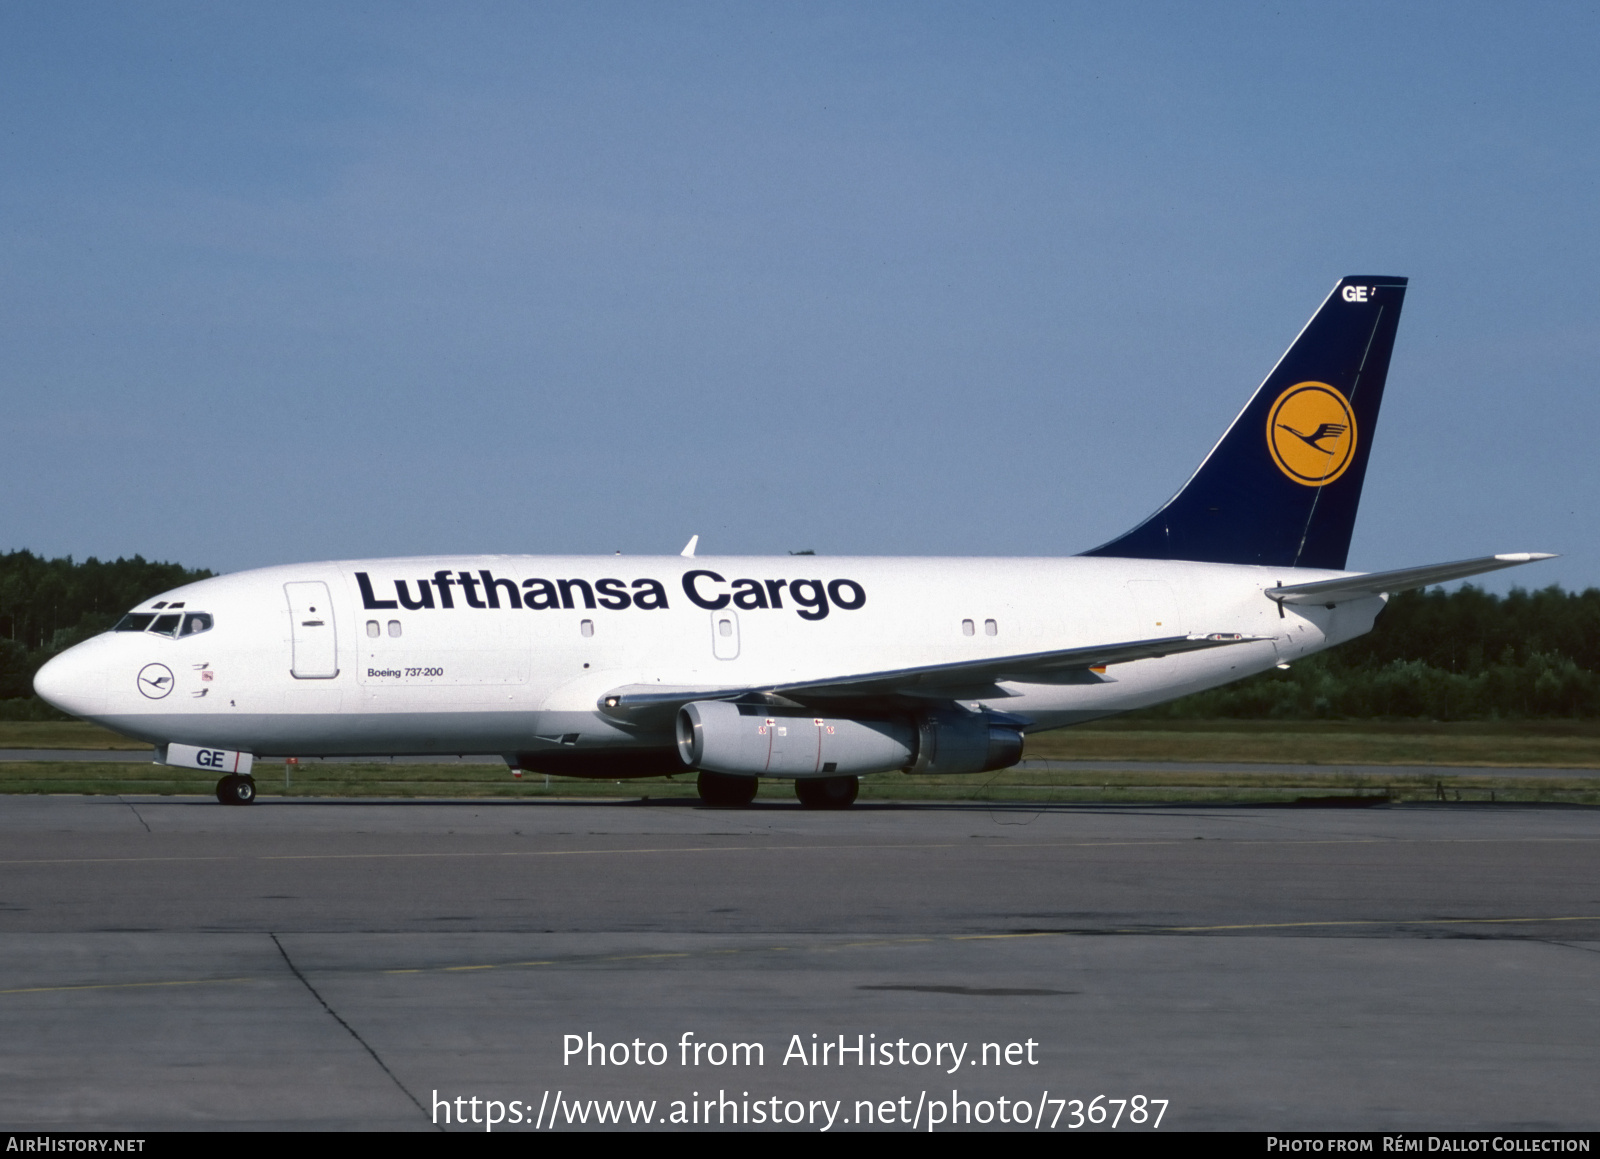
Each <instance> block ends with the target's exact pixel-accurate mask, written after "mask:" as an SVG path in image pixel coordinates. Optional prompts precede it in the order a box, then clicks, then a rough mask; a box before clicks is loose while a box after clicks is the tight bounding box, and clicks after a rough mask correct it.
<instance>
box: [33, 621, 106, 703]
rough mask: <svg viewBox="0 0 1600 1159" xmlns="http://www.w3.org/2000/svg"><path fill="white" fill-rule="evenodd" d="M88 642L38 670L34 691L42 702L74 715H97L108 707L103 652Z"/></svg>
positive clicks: (93, 643) (91, 641)
mask: <svg viewBox="0 0 1600 1159" xmlns="http://www.w3.org/2000/svg"><path fill="white" fill-rule="evenodd" d="M96 644H97V641H94V640H89V641H86V642H84V643H82V644H78V645H75V646H74V647H71V648H68V649H67V650H66V651H65V652H63V653H61V655H59V656H57V657H56V658H55V659H54V660H51V661H49V662H48V663H46V664H45V666H44V667H43V668H41V669H39V671H38V672H36V673H35V674H34V677H33V690H34V691H35V692H37V693H38V694H39V696H40V698H41V699H43V700H44V701H46V702H47V703H48V704H50V705H51V706H53V707H55V708H59V709H60V710H61V711H62V712H68V713H71V714H72V715H73V716H97V715H99V714H100V713H103V712H104V711H105V708H106V669H105V664H104V662H103V661H104V659H105V656H104V651H105V650H104V649H103V648H100V647H97V646H96Z"/></svg>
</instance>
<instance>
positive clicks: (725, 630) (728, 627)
mask: <svg viewBox="0 0 1600 1159" xmlns="http://www.w3.org/2000/svg"><path fill="white" fill-rule="evenodd" d="M717 634H718V635H719V636H731V635H733V621H732V620H718V621H717Z"/></svg>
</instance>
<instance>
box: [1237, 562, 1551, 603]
mask: <svg viewBox="0 0 1600 1159" xmlns="http://www.w3.org/2000/svg"><path fill="white" fill-rule="evenodd" d="M1554 558H1556V557H1555V556H1554V555H1551V554H1549V553H1547V552H1539V551H1519V552H1508V553H1506V554H1503V555H1486V556H1483V557H1482V558H1481V559H1463V560H1457V561H1456V562H1455V563H1430V564H1427V565H1425V566H1423V567H1407V568H1401V569H1400V570H1399V571H1374V572H1369V573H1367V574H1366V575H1347V576H1341V577H1340V578H1338V579H1330V580H1316V581H1314V582H1312V583H1308V584H1287V585H1285V586H1283V587H1276V588H1268V589H1267V590H1266V593H1265V594H1266V596H1267V598H1268V599H1270V600H1277V601H1278V602H1279V603H1280V604H1322V605H1325V606H1327V607H1330V608H1331V607H1333V606H1334V605H1335V604H1342V603H1345V602H1347V601H1349V600H1364V599H1370V598H1372V597H1373V596H1380V595H1385V594H1389V595H1392V594H1393V593H1395V592H1407V591H1410V590H1411V589H1412V588H1425V587H1427V586H1428V585H1430V584H1442V583H1446V582H1448V581H1450V580H1457V579H1465V578H1466V577H1467V576H1469V575H1482V574H1483V573H1484V572H1488V571H1499V570H1500V569H1501V568H1503V567H1517V566H1519V565H1521V564H1524V563H1537V562H1539V560H1541V559H1554Z"/></svg>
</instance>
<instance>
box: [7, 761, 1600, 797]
mask: <svg viewBox="0 0 1600 1159" xmlns="http://www.w3.org/2000/svg"><path fill="white" fill-rule="evenodd" d="M283 774H284V766H282V765H278V764H268V763H265V762H258V763H257V765H256V768H255V778H256V786H257V789H258V791H259V793H260V795H261V796H262V797H263V798H268V797H284V796H291V797H343V798H452V799H460V798H473V797H496V798H510V799H521V798H554V799H572V798H588V799H631V800H638V799H640V798H649V799H652V800H662V799H674V798H682V799H686V800H687V799H694V798H695V797H696V792H695V786H694V778H693V777H692V776H683V777H675V778H672V779H670V780H669V779H667V778H664V777H650V778H644V779H641V780H631V781H590V780H576V779H568V778H563V777H550V778H545V777H543V776H539V775H535V774H531V773H529V774H525V775H524V776H523V777H522V778H521V779H520V780H519V779H515V778H513V777H512V776H511V775H510V773H509V771H507V770H506V769H504V768H503V767H499V766H495V765H394V764H372V765H353V764H351V765H347V764H337V765H335V764H319V765H311V766H307V765H301V766H298V767H297V768H295V769H294V770H292V772H291V774H290V778H289V781H288V783H287V784H286V783H285V778H284V775H283ZM215 784H216V781H215V778H212V777H210V776H206V775H204V774H200V773H193V774H191V773H190V772H189V771H188V770H185V769H173V768H167V767H165V766H162V765H129V764H111V763H106V764H101V763H98V762H90V761H17V762H6V763H4V764H0V793H68V794H112V795H117V794H131V795H147V794H148V795H162V796H165V795H181V796H189V795H199V796H209V795H210V794H211V793H212V791H213V789H214V787H215ZM1306 798H1312V799H1328V798H1346V799H1353V798H1380V799H1382V798H1387V799H1389V800H1392V801H1439V800H1445V801H1449V802H1452V803H1453V802H1456V801H1461V802H1463V803H1465V802H1488V801H1494V802H1496V803H1499V802H1529V803H1564V804H1585V805H1593V804H1600V783H1596V781H1595V780H1593V779H1585V778H1577V777H1562V776H1560V775H1559V772H1557V771H1552V775H1551V776H1549V777H1501V778H1496V777H1495V776H1494V775H1493V773H1492V770H1485V775H1484V776H1481V777H1479V776H1470V777H1451V778H1448V779H1443V778H1439V779H1435V778H1430V777H1428V776H1425V775H1405V776H1395V777H1382V776H1375V775H1370V774H1328V775H1319V776H1317V777H1316V778H1314V779H1308V778H1305V777H1298V776H1296V775H1295V774H1293V773H1250V772H1248V771H1246V770H1240V771H1239V772H1235V773H1230V772H1205V773H1183V772H1176V773H1175V772H1171V771H1161V772H1154V773H1125V772H1119V773H1099V772H1070V773H1069V772H1047V771H1040V770H1034V769H1020V768H1019V769H1008V770H1004V771H1002V772H999V773H980V774H972V775H968V776H955V777H914V776H906V775H903V774H898V773H890V774H883V775H881V776H876V777H867V778H864V779H863V780H862V782H861V799H862V800H864V801H911V800H916V801H994V802H1007V801H1018V802H1023V801H1036V802H1044V803H1057V802H1083V803H1105V804H1114V803H1142V804H1152V803H1162V802H1173V803H1184V802H1189V803H1201V802H1203V803H1218V804H1226V803H1233V804H1250V803H1285V804H1287V803H1293V802H1295V801H1297V800H1301V799H1306ZM760 799H762V800H767V801H792V800H794V788H793V784H792V782H789V781H781V780H768V781H763V782H762V783H761V790H760Z"/></svg>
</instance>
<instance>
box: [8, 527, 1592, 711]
mask: <svg viewBox="0 0 1600 1159" xmlns="http://www.w3.org/2000/svg"><path fill="white" fill-rule="evenodd" d="M211 574H212V573H211V572H209V571H206V570H204V569H194V568H186V567H184V566H182V565H181V564H176V563H154V562H151V561H149V560H146V559H143V558H142V557H140V556H137V555H136V556H134V557H133V558H132V559H117V560H113V561H101V560H98V559H94V558H92V557H91V558H89V559H86V560H83V561H82V562H74V561H73V560H72V559H71V558H70V557H68V558H66V559H44V558H42V557H41V556H37V555H34V554H33V553H32V552H29V551H13V552H11V553H9V554H5V555H0V719H12V720H16V719H25V720H26V719H39V720H45V719H55V718H57V717H58V716H59V714H57V713H55V712H54V711H53V710H52V709H50V708H49V706H48V705H45V704H44V703H42V702H41V701H39V700H38V698H37V697H35V696H34V695H33V674H34V672H35V671H37V670H38V668H39V666H40V665H41V664H43V663H44V662H45V661H46V660H48V659H49V658H50V657H51V656H54V655H55V654H56V653H58V652H60V651H62V650H63V649H65V648H68V647H71V646H72V645H73V644H76V643H78V642H79V641H80V640H86V639H88V638H89V637H90V636H93V635H95V634H96V633H98V632H103V631H105V630H106V629H107V628H109V627H111V626H112V625H113V624H114V623H116V621H117V619H118V618H119V617H120V616H121V615H122V614H123V613H124V612H126V611H127V610H128V609H129V608H132V607H134V606H136V605H137V604H139V603H141V602H143V601H144V600H147V599H149V598H150V597H151V596H153V595H156V594H157V593H158V592H163V591H166V590H168V589H169V588H175V587H177V586H179V585H180V584H185V583H190V582H192V581H194V580H198V579H204V578H206V577H207V576H209V575H211ZM1148 714H1153V715H1158V716H1169V717H1191V718H1204V717H1237V718H1244V719H1278V720H1310V719H1317V718H1361V717H1391V718H1425V719H1431V720H1490V719H1517V718H1540V717H1542V718H1554V717H1567V718H1600V589H1596V588H1589V589H1587V590H1586V591H1583V592H1568V591H1564V590H1563V589H1561V588H1560V587H1548V588H1544V589H1542V590H1539V591H1524V590H1522V589H1520V588H1518V589H1514V590H1513V591H1512V592H1511V593H1510V594H1509V595H1506V596H1497V595H1492V594H1490V593H1488V592H1485V591H1482V590H1480V589H1478V588H1475V587H1472V586H1470V585H1469V586H1466V587H1463V588H1461V589H1459V590H1457V591H1453V592H1446V591H1444V590H1442V589H1438V588H1435V589H1433V590H1431V591H1427V592H1403V593H1401V594H1400V595H1398V596H1395V597H1394V598H1393V599H1391V600H1390V601H1389V604H1388V607H1386V608H1385V609H1384V611H1383V612H1382V613H1381V614H1380V615H1379V616H1378V623H1377V626H1376V627H1375V628H1374V629H1373V630H1372V632H1370V633H1368V634H1367V635H1365V636H1362V637H1360V638H1358V639H1356V640H1352V641H1351V642H1350V643H1348V644H1343V645H1340V646H1339V647H1337V648H1334V649H1331V650H1330V651H1327V652H1323V653H1320V654H1319V655H1316V656H1313V657H1311V658H1310V659H1307V660H1301V661H1297V662H1296V663H1295V664H1294V665H1293V666H1292V667H1290V668H1289V669H1288V670H1286V671H1283V670H1276V669H1275V670H1273V671H1271V672H1267V673H1263V674H1262V675H1260V676H1255V677H1252V678H1250V679H1248V680H1243V681H1240V682H1239V683H1237V684H1232V685H1229V686H1227V687H1225V688H1218V689H1215V690H1213V691H1211V692H1202V693H1198V694H1196V695H1194V696H1188V697H1185V698H1184V699H1182V700H1178V701H1174V702H1173V703H1172V704H1169V705H1163V706H1161V707H1159V708H1155V709H1151V710H1149V712H1148Z"/></svg>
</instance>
